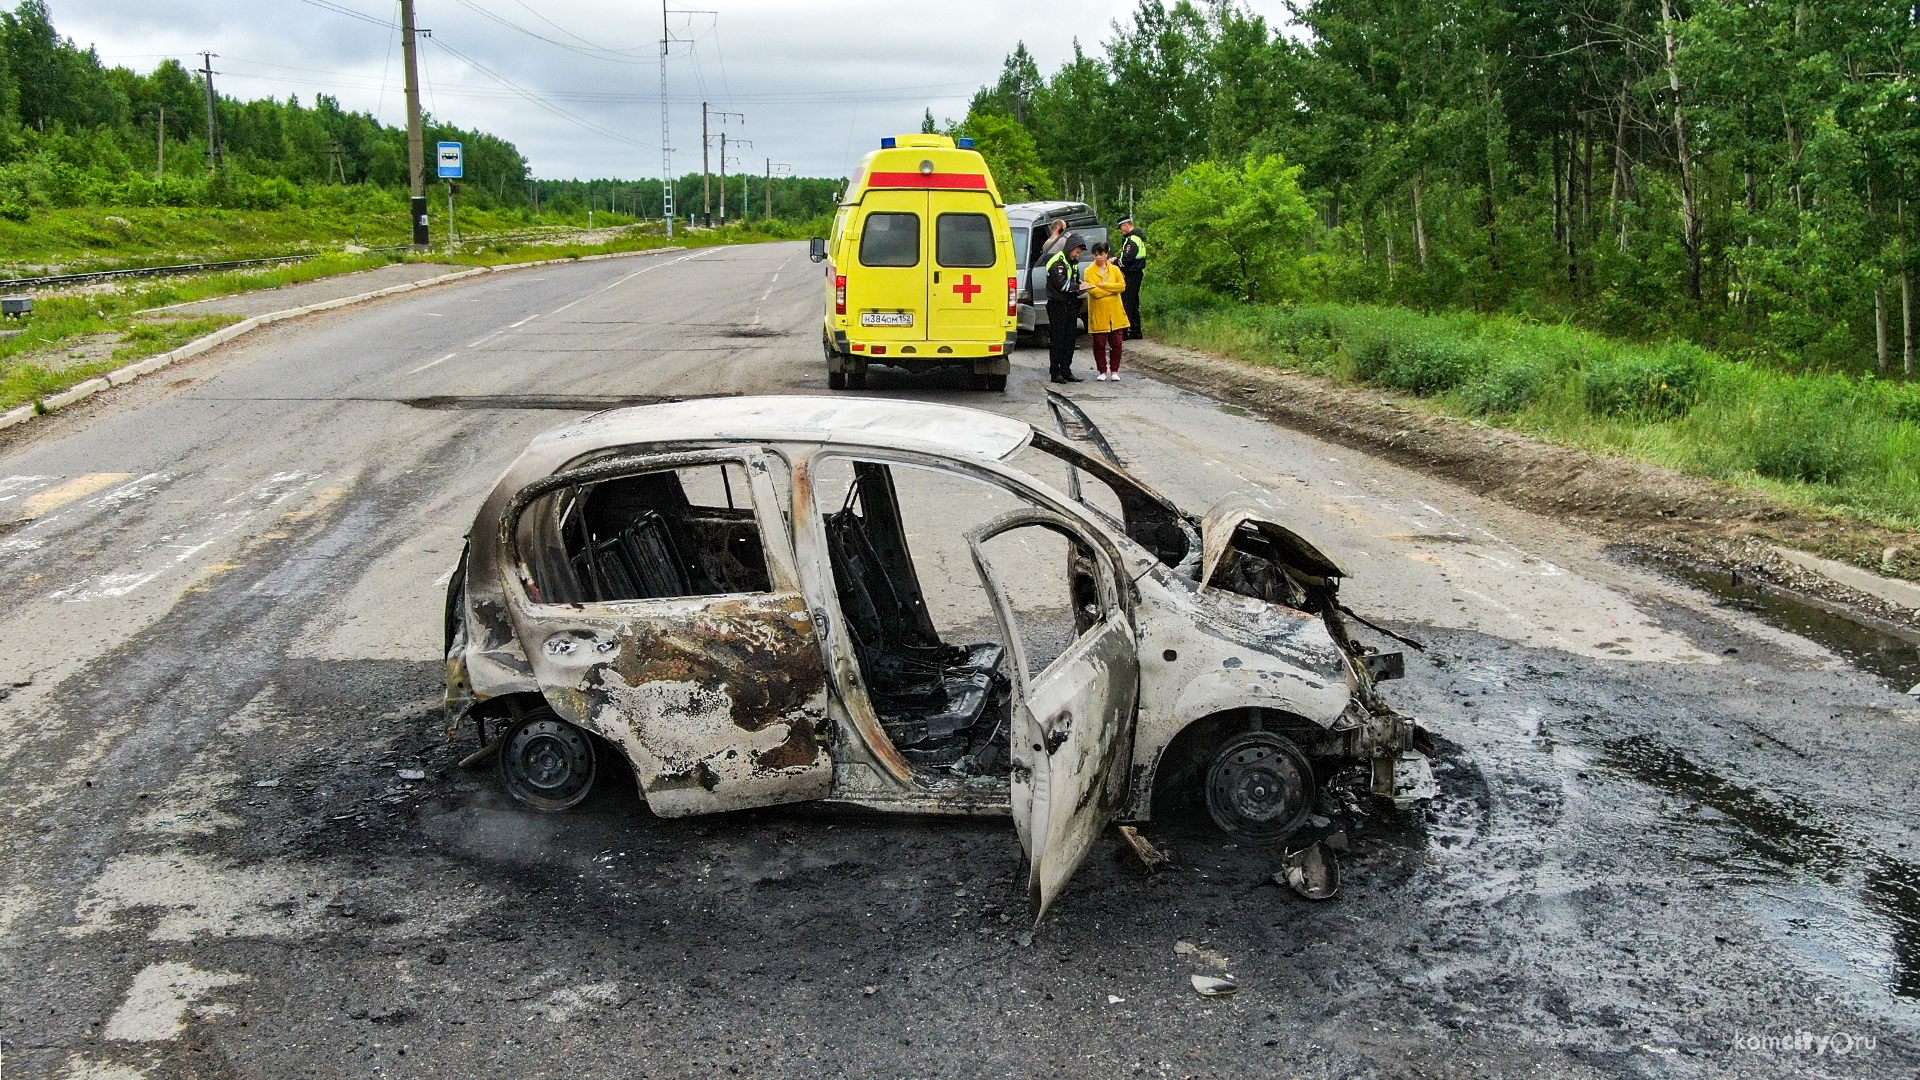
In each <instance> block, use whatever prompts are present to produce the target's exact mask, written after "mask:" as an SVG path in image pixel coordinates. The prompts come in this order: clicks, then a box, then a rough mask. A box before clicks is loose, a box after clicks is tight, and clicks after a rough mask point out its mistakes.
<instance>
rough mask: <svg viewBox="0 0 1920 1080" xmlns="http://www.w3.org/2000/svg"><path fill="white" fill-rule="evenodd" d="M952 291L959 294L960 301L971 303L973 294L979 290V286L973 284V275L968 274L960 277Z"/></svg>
mask: <svg viewBox="0 0 1920 1080" xmlns="http://www.w3.org/2000/svg"><path fill="white" fill-rule="evenodd" d="M953 291H954V292H957V293H959V294H960V302H961V303H963V304H971V303H973V294H974V293H977V292H979V291H980V286H978V285H975V284H974V283H973V275H972V274H968V275H966V276H965V277H964V278H962V279H961V281H960V284H958V285H955V286H954V287H953Z"/></svg>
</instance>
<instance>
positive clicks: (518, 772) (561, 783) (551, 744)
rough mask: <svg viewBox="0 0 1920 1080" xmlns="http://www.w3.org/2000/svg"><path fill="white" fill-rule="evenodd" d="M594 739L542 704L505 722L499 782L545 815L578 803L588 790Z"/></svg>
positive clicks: (591, 781) (590, 782)
mask: <svg viewBox="0 0 1920 1080" xmlns="http://www.w3.org/2000/svg"><path fill="white" fill-rule="evenodd" d="M596 765H597V762H596V761H595V759H594V752H593V738H592V736H590V735H588V734H587V733H586V732H584V731H581V730H580V729H579V728H577V727H574V726H573V725H572V724H569V723H567V722H566V721H565V720H562V719H560V716H559V714H557V713H555V712H554V711H553V710H552V709H550V708H548V707H546V706H544V705H543V706H541V707H539V708H537V709H534V710H532V711H531V712H527V713H523V714H521V715H520V716H518V717H516V718H514V720H513V721H512V722H511V723H509V724H508V725H507V731H506V735H505V737H504V738H503V739H502V740H501V743H500V783H501V784H503V785H504V786H505V787H506V789H507V794H509V795H511V796H513V797H514V799H515V801H517V802H519V803H520V804H521V805H523V806H527V807H531V808H532V809H535V810H543V811H546V812H548V813H557V812H559V811H561V810H569V809H572V808H573V807H575V806H578V805H580V802H581V800H583V799H585V798H586V797H587V793H588V792H591V791H592V790H593V777H594V773H595V771H596Z"/></svg>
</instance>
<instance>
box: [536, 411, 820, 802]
mask: <svg viewBox="0 0 1920 1080" xmlns="http://www.w3.org/2000/svg"><path fill="white" fill-rule="evenodd" d="M774 456H775V455H774V454H772V453H770V452H768V451H766V450H764V449H761V448H759V447H755V446H746V445H741V446H727V447H718V448H710V449H700V450H688V451H677V452H664V453H652V454H628V455H616V456H612V457H607V458H602V459H600V460H597V461H592V462H589V463H586V464H583V465H578V466H575V467H570V468H568V467H563V468H562V469H560V470H559V471H557V472H555V473H553V474H551V475H549V476H546V477H543V478H541V479H539V480H536V481H534V482H533V483H530V484H528V485H527V486H526V487H524V488H522V489H521V490H520V491H518V492H516V493H515V495H514V497H513V499H512V500H511V502H509V504H508V505H507V507H506V509H505V511H504V512H503V513H502V514H501V516H500V533H499V542H500V545H501V550H502V551H503V552H504V553H505V554H506V556H507V563H508V567H507V569H508V570H509V572H508V573H506V574H504V575H502V576H503V577H504V578H505V579H506V581H507V582H508V596H507V599H508V603H507V607H508V614H509V618H510V619H511V620H512V622H513V624H514V630H515V632H516V634H517V636H518V639H519V640H520V641H521V642H522V643H523V644H524V645H525V647H526V653H527V656H528V658H529V660H530V663H531V666H532V668H533V675H534V678H535V679H536V681H537V682H538V684H539V686H540V689H541V693H542V695H543V696H544V697H545V698H546V700H547V702H548V704H549V705H550V706H552V707H553V709H554V711H555V712H557V713H558V714H560V716H562V717H563V718H565V719H566V720H567V721H569V722H570V723H573V724H575V725H578V726H580V727H582V728H585V729H586V730H588V731H592V732H594V733H595V734H597V735H600V736H601V737H603V738H605V739H607V740H609V741H610V742H612V743H614V744H615V745H616V746H618V747H619V748H620V749H621V751H622V752H623V753H624V754H625V755H626V756H627V758H628V760H629V761H630V762H631V763H632V765H633V767H634V773H635V776H636V777H637V778H638V780H639V783H640V788H641V790H642V791H643V792H644V793H645V796H646V800H647V805H648V807H649V809H651V810H652V811H653V812H654V813H655V814H656V815H659V816H661V817H679V816H684V815H689V814H702V813H713V812H716V811H722V810H737V809H744V808H748V807H755V806H771V805H777V804H780V803H789V802H801V801H806V800H809V799H818V798H822V797H824V796H825V795H826V794H827V793H828V791H829V790H830V789H831V787H832V782H833V758H832V754H831V752H830V749H829V747H830V745H831V740H832V734H831V728H830V725H829V721H828V718H827V711H826V699H827V689H826V682H827V678H826V661H825V656H824V652H823V649H822V642H821V640H820V637H819V634H818V633H817V632H816V629H815V624H814V617H813V611H812V605H811V604H809V603H808V602H807V598H806V594H805V592H804V591H803V588H804V587H803V583H802V580H801V577H800V575H799V573H798V572H797V569H796V565H795V558H794V552H793V548H792V538H791V536H790V534H789V532H788V530H787V528H786V523H785V518H784V516H783V515H782V513H781V504H780V498H779V494H778V492H777V491H776V489H775V487H774V483H773V477H772V472H771V469H772V466H771V465H770V464H769V462H770V459H772V458H773V457H774ZM728 464H732V465H738V466H739V467H740V468H741V470H742V472H743V473H744V474H745V476H746V478H747V481H748V484H749V486H750V490H751V491H752V493H753V503H754V520H755V522H756V525H757V527H758V529H759V533H760V542H761V550H762V552H763V553H764V555H765V559H766V564H767V577H768V585H769V589H768V591H766V592H748V593H742V592H735V593H720V594H710V595H702V596H687V597H667V598H651V599H633V600H611V601H590V602H581V603H566V602H560V603H555V602H546V601H543V600H535V599H534V598H533V596H532V595H531V594H530V593H529V591H528V578H527V575H528V574H529V573H530V571H529V570H528V561H527V558H526V553H524V552H522V551H521V550H520V544H519V522H520V518H521V516H522V514H524V513H525V512H526V510H527V509H528V507H529V506H531V505H532V504H533V502H534V500H536V499H539V498H541V497H543V496H545V495H548V494H551V493H553V492H556V491H561V490H564V489H566V488H569V487H579V486H581V485H583V484H593V483H602V482H606V481H610V480H616V479H620V478H622V477H626V476H635V475H641V474H645V473H653V472H663V471H667V470H671V469H681V468H688V467H694V466H701V465H728ZM642 625H645V626H646V627H647V628H648V630H647V632H641V630H640V629H639V627H641V626H642ZM663 629H664V630H665V631H666V632H664V633H663V632H661V631H662V630H663ZM742 642H746V643H748V644H749V646H750V647H749V648H748V649H746V650H744V651H743V649H742V647H741V643H742ZM640 644H646V645H648V646H649V647H648V648H647V649H645V650H642V649H641V648H638V647H636V646H638V645H640ZM643 651H644V652H645V653H646V655H641V653H642V652H643ZM669 720H672V721H674V722H675V723H676V724H677V725H678V729H677V730H672V731H670V730H669V729H668V728H667V727H665V726H664V725H665V723H666V722H667V721H669ZM656 725H660V726H656ZM669 735H672V736H673V737H672V738H669V737H668V736H669Z"/></svg>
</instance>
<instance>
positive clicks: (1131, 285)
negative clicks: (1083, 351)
mask: <svg viewBox="0 0 1920 1080" xmlns="http://www.w3.org/2000/svg"><path fill="white" fill-rule="evenodd" d="M1120 274H1121V276H1123V277H1125V278H1126V279H1127V291H1126V292H1125V293H1123V294H1122V295H1121V297H1120V299H1121V300H1122V301H1123V302H1124V303H1125V304H1126V310H1127V338H1128V340H1130V341H1138V340H1140V338H1141V336H1142V335H1141V333H1140V325H1141V323H1140V282H1141V281H1143V280H1144V279H1145V278H1146V276H1147V242H1146V240H1145V239H1143V238H1142V237H1141V236H1140V230H1139V229H1138V228H1136V227H1135V226H1134V224H1133V219H1132V218H1122V219H1121V220H1120Z"/></svg>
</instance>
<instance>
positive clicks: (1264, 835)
mask: <svg viewBox="0 0 1920 1080" xmlns="http://www.w3.org/2000/svg"><path fill="white" fill-rule="evenodd" d="M1206 794H1207V813H1208V814H1210V815H1212V816H1213V823H1214V824H1216V825H1218V826H1220V828H1221V830H1222V831H1224V832H1225V833H1227V835H1229V836H1232V837H1234V838H1235V839H1239V840H1245V841H1247V842H1250V843H1256V844H1277V843H1279V842H1280V841H1282V840H1285V839H1286V838H1287V837H1288V836H1289V835H1291V834H1292V833H1293V832H1294V831H1295V830H1296V829H1298V828H1300V826H1301V825H1302V824H1303V823H1304V822H1305V821H1306V820H1307V815H1309V814H1311V813H1312V812H1313V805H1314V801H1315V800H1316V799H1317V798H1318V796H1319V785H1318V784H1316V783H1315V781H1314V778H1313V766H1312V765H1311V764H1309V763H1308V762H1307V756H1306V755H1305V754H1303V753H1301V752H1300V748H1299V747H1298V746H1295V745H1294V744H1293V741H1292V740H1291V739H1288V738H1287V737H1286V736H1284V735H1276V734H1274V733H1273V732H1271V731H1247V732H1242V733H1241V734H1238V735H1235V736H1233V737H1232V738H1230V739H1228V740H1227V741H1225V742H1223V743H1221V744H1220V746H1219V748H1218V749H1217V750H1215V751H1214V754H1213V761H1212V762H1211V763H1210V764H1209V765H1208V766H1207V786H1206Z"/></svg>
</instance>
